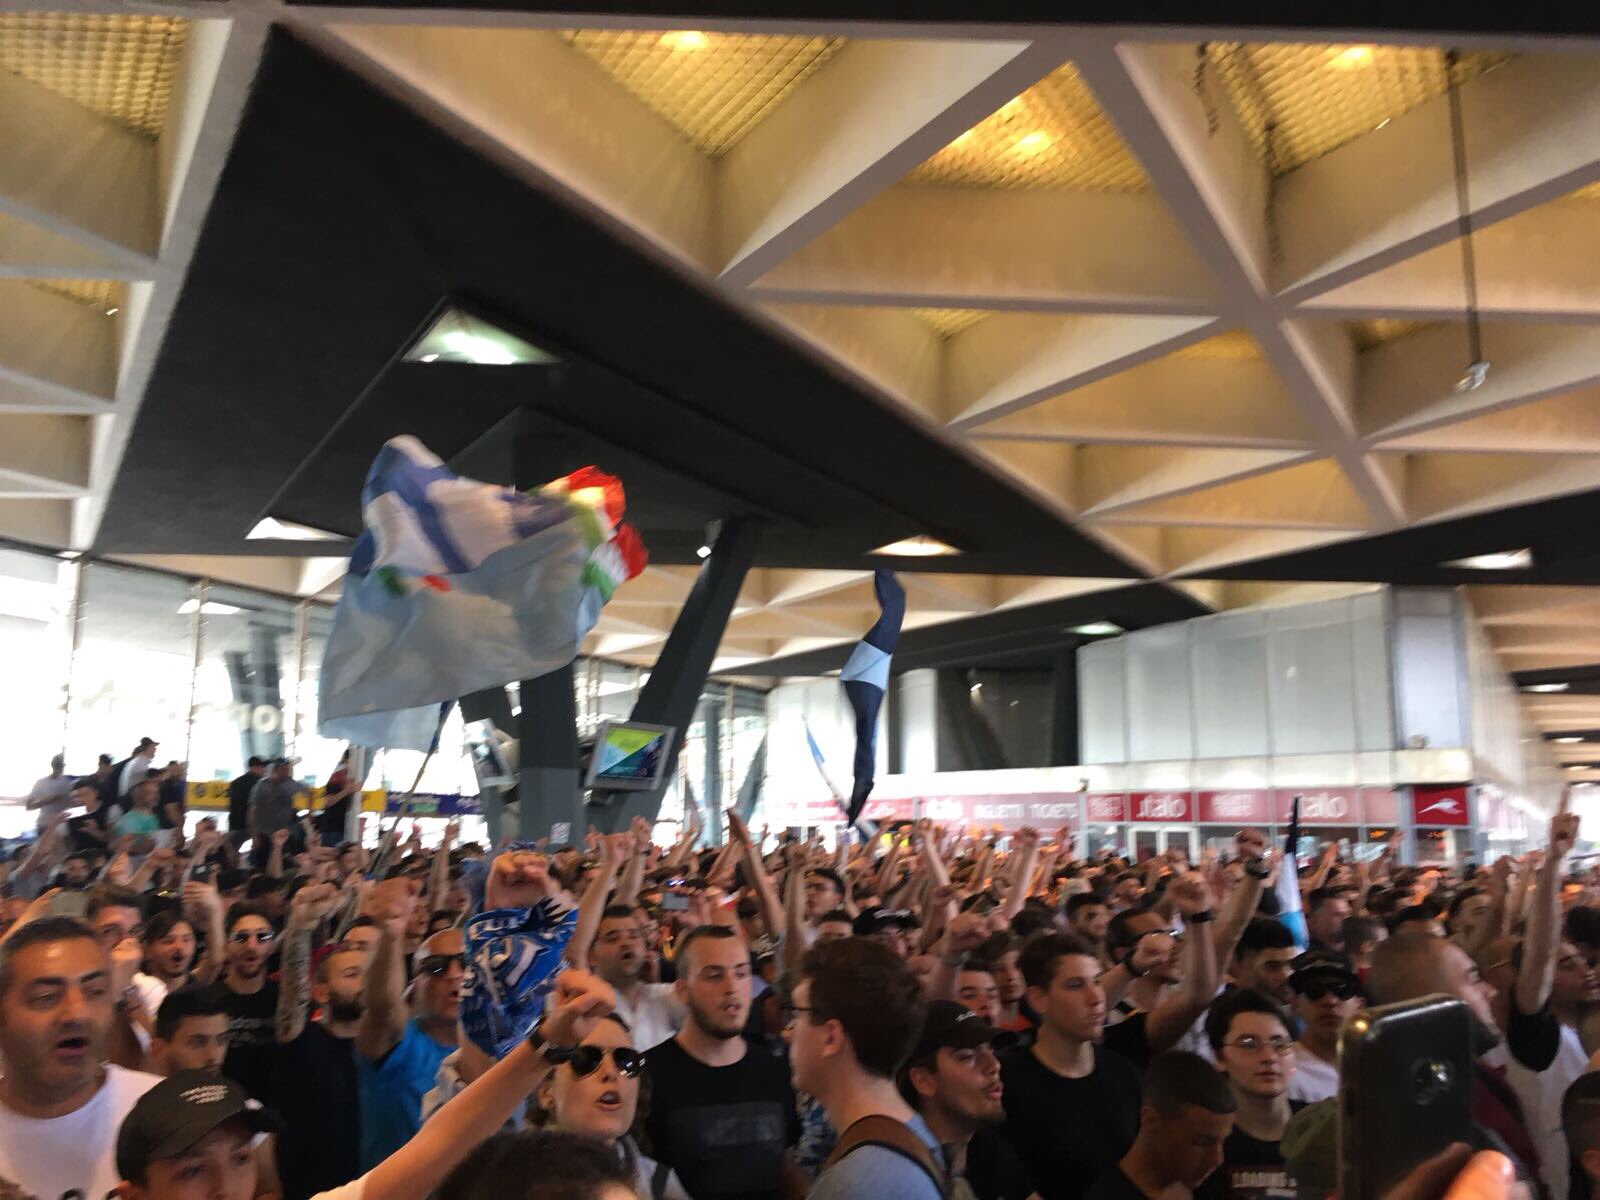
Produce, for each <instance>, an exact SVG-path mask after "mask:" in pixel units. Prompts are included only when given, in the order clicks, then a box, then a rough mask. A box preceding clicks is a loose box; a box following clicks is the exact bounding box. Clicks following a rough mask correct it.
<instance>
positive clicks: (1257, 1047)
mask: <svg viewBox="0 0 1600 1200" xmlns="http://www.w3.org/2000/svg"><path fill="white" fill-rule="evenodd" d="M1223 1044H1224V1045H1227V1046H1232V1047H1234V1048H1235V1049H1237V1050H1243V1051H1244V1052H1245V1053H1246V1054H1260V1053H1261V1051H1263V1050H1270V1051H1272V1055H1273V1057H1274V1058H1282V1057H1283V1056H1284V1055H1286V1054H1292V1053H1293V1052H1294V1042H1293V1041H1292V1040H1291V1039H1289V1038H1286V1037H1269V1038H1259V1037H1256V1036H1255V1035H1254V1034H1249V1033H1247V1034H1245V1035H1244V1036H1243V1037H1238V1038H1234V1039H1233V1041H1231V1042H1224V1043H1223Z"/></svg>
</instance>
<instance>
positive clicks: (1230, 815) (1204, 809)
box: [1194, 788, 1272, 825]
mask: <svg viewBox="0 0 1600 1200" xmlns="http://www.w3.org/2000/svg"><path fill="white" fill-rule="evenodd" d="M1194 799H1195V809H1196V811H1197V812H1198V814H1199V816H1198V820H1199V821H1200V823H1201V824H1203V825H1206V824H1211V825H1265V824H1266V823H1267V822H1268V821H1270V820H1272V804H1271V793H1270V792H1264V791H1260V790H1259V789H1252V788H1244V789H1242V790H1238V791H1232V792H1196V793H1195V796H1194Z"/></svg>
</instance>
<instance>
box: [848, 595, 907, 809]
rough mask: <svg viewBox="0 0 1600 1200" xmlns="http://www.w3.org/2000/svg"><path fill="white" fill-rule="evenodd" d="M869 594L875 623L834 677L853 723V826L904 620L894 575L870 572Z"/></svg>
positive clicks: (867, 787)
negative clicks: (876, 613) (874, 607)
mask: <svg viewBox="0 0 1600 1200" xmlns="http://www.w3.org/2000/svg"><path fill="white" fill-rule="evenodd" d="M872 588H873V591H875V592H876V593H877V595H878V608H879V610H880V612H879V616H878V620H877V622H876V623H875V624H874V625H873V626H872V628H871V629H869V630H867V635H866V637H864V638H862V639H861V640H860V641H859V642H857V643H856V647H855V649H854V650H852V651H851V652H850V660H849V661H848V662H846V663H845V664H844V670H842V671H840V672H839V682H840V683H842V684H844V694H845V698H846V699H848V700H849V701H850V710H851V711H852V712H853V713H854V714H855V718H856V761H855V786H853V787H852V788H851V789H850V807H849V808H848V809H847V810H846V813H845V815H846V816H847V817H848V818H849V821H850V823H851V824H852V825H854V824H855V822H856V819H857V818H858V817H860V816H861V810H862V808H863V807H864V806H865V805H866V803H867V797H868V796H870V795H871V794H872V784H873V782H874V781H873V775H874V773H875V772H876V769H877V762H878V755H877V745H878V710H879V709H881V708H882V707H883V693H884V690H885V689H886V688H887V687H888V686H889V659H890V657H891V656H892V655H893V654H894V648H895V647H896V646H897V645H899V644H900V623H901V622H902V621H903V620H904V619H905V615H906V593H905V590H904V589H903V588H902V587H901V586H900V581H899V580H898V579H896V578H895V577H894V572H893V571H886V570H883V569H882V568H879V569H878V570H877V571H874V572H873V576H872Z"/></svg>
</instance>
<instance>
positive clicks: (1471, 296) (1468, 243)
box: [1444, 49, 1489, 392]
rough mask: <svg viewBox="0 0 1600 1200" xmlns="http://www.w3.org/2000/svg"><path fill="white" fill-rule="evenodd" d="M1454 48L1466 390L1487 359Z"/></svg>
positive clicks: (1477, 382) (1451, 80)
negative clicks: (1481, 322)
mask: <svg viewBox="0 0 1600 1200" xmlns="http://www.w3.org/2000/svg"><path fill="white" fill-rule="evenodd" d="M1460 61H1461V54H1460V52H1459V51H1458V50H1455V49H1450V50H1446V51H1445V53H1444V70H1445V84H1446V92H1445V95H1446V96H1447V98H1448V100H1449V104H1450V142H1451V147H1452V149H1453V151H1454V154H1455V172H1456V212H1457V224H1458V226H1459V231H1458V240H1459V241H1460V242H1461V279H1462V287H1463V289H1464V291H1465V293H1466V300H1467V355H1468V360H1469V361H1468V363H1467V369H1466V373H1465V374H1463V375H1462V376H1461V378H1460V379H1459V380H1457V381H1456V391H1458V392H1470V391H1472V390H1474V389H1475V388H1480V387H1482V386H1483V381H1484V380H1485V379H1486V378H1488V375H1489V360H1488V359H1486V358H1484V356H1483V331H1482V330H1481V329H1480V327H1479V324H1478V262H1477V257H1476V255H1474V253H1473V249H1472V204H1471V201H1470V198H1469V197H1468V194H1467V135H1466V122H1465V121H1464V120H1463V118H1462V115H1461V89H1460V87H1459V86H1458V85H1457V76H1458V71H1457V69H1456V67H1457V64H1458V63H1459V62H1460Z"/></svg>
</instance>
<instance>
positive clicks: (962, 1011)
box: [911, 1000, 1017, 1061]
mask: <svg viewBox="0 0 1600 1200" xmlns="http://www.w3.org/2000/svg"><path fill="white" fill-rule="evenodd" d="M1016 1040H1017V1035H1016V1034H1014V1033H1006V1032H1004V1031H1003V1030H999V1029H996V1028H995V1027H994V1026H993V1025H991V1024H989V1022H987V1021H985V1020H984V1019H983V1018H982V1017H980V1016H979V1015H978V1014H977V1013H975V1012H973V1011H972V1010H971V1009H969V1008H967V1007H966V1006H965V1005H963V1004H957V1003H956V1002H955V1001H954V1000H935V1001H933V1003H931V1004H929V1005H928V1015H927V1018H926V1019H925V1020H924V1021H923V1022H922V1036H921V1037H919V1038H918V1039H917V1048H916V1049H915V1050H913V1051H912V1052H911V1061H915V1060H917V1059H924V1058H932V1057H933V1056H934V1055H935V1054H937V1053H938V1052H939V1051H940V1050H976V1049H977V1048H978V1047H979V1046H993V1047H994V1048H995V1049H996V1050H1002V1049H1004V1048H1005V1047H1007V1046H1010V1045H1013V1044H1014V1043H1015V1042H1016Z"/></svg>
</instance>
